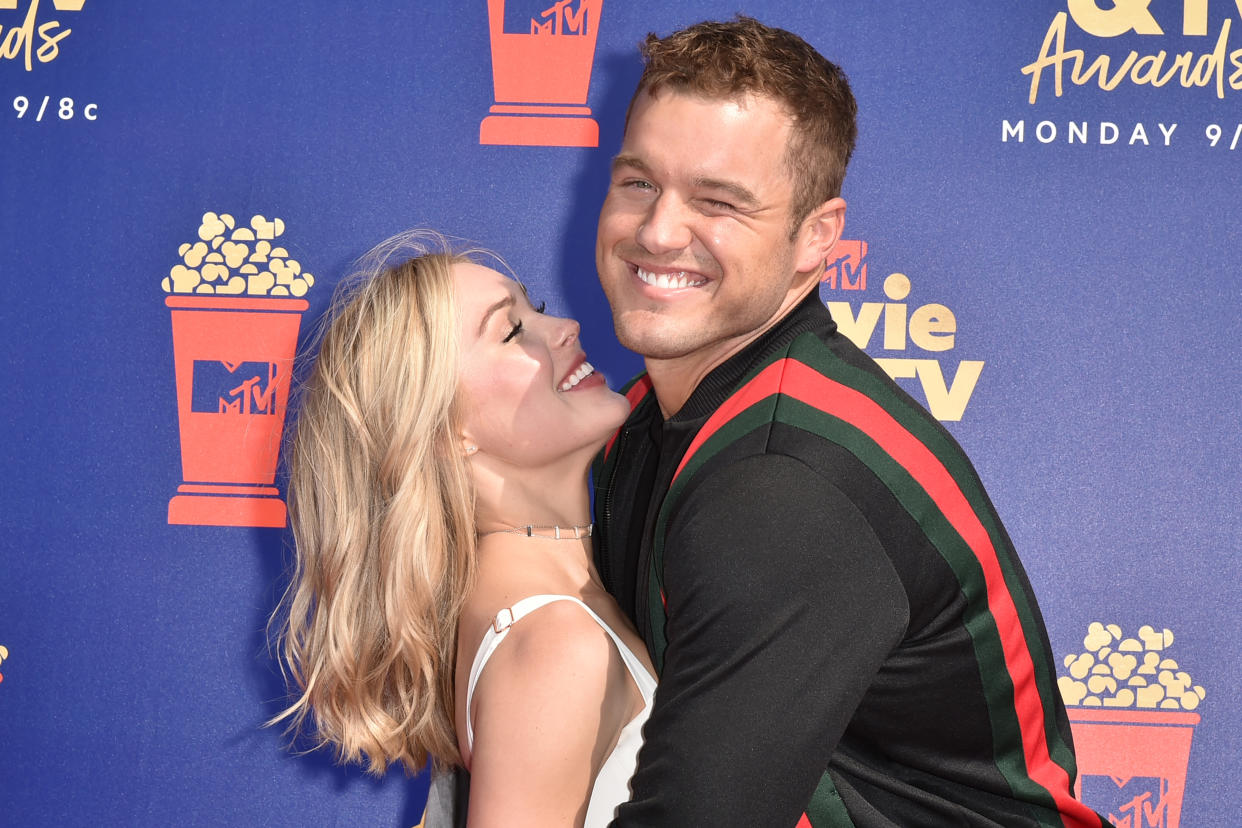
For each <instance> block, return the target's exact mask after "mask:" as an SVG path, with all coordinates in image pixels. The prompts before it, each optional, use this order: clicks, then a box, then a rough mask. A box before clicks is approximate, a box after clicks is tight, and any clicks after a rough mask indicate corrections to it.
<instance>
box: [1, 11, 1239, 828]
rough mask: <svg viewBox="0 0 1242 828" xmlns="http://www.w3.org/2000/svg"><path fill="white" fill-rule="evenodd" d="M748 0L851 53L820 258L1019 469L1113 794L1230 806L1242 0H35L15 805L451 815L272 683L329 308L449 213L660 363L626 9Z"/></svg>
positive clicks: (1209, 814)
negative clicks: (844, 160)
mask: <svg viewBox="0 0 1242 828" xmlns="http://www.w3.org/2000/svg"><path fill="white" fill-rule="evenodd" d="M737 11H743V12H745V13H747V14H751V15H753V16H756V17H758V18H760V19H761V20H763V21H765V22H767V23H770V24H772V25H777V26H781V27H783V28H787V29H790V30H793V31H796V32H798V33H799V34H801V35H802V36H804V37H805V38H806V39H807V40H808V41H810V42H811V43H812V44H814V45H815V46H816V47H817V48H819V49H820V51H821V52H823V53H824V54H825V55H826V56H827V57H829V58H830V59H831V60H833V61H835V62H838V63H839V64H841V65H842V66H843V67H844V68H845V69H846V71H847V72H848V73H849V75H850V78H851V80H852V83H853V86H854V90H855V93H856V95H857V97H858V101H859V107H860V123H859V127H860V138H859V145H858V151H857V153H856V155H855V157H854V161H853V163H852V166H851V169H850V172H849V175H848V176H847V178H846V183H845V193H844V195H845V198H846V200H847V201H848V203H849V210H848V214H847V226H846V236H845V240H843V241H842V243H841V245H840V246H839V247H838V248H837V251H836V254H835V256H834V260H833V261H832V262H831V263H830V265H829V267H828V268H827V270H826V271H825V273H824V278H823V282H822V285H821V291H820V292H821V296H822V298H823V300H824V301H825V302H826V303H827V304H828V306H829V307H830V308H831V309H832V311H833V313H834V315H835V316H836V318H837V319H838V321H839V323H840V324H841V326H842V327H843V329H844V330H845V331H846V332H847V333H848V334H849V335H850V336H851V337H852V338H853V339H855V340H856V341H857V342H858V343H860V344H861V345H862V346H864V347H865V348H866V349H867V351H868V352H869V353H871V354H872V355H873V356H874V357H876V358H877V359H878V360H879V361H880V363H881V364H882V365H883V366H884V367H885V369H886V370H887V371H888V372H889V373H891V374H892V375H893V376H894V377H895V378H897V380H898V381H899V382H900V383H901V384H902V385H903V386H904V387H905V388H906V389H907V390H909V391H910V392H911V393H912V394H914V395H915V396H916V397H917V398H918V399H920V400H921V401H923V402H925V404H926V405H927V406H928V408H929V409H930V410H931V412H932V413H933V414H934V415H935V416H936V417H937V418H939V419H940V420H942V421H943V422H945V423H946V425H947V427H948V428H949V429H950V430H951V431H952V432H953V433H954V434H955V435H956V436H957V437H958V439H959V440H960V441H961V442H962V444H963V445H964V446H965V447H966V449H967V451H968V452H969V453H970V455H971V457H972V458H973V459H974V461H975V463H976V465H977V467H978V469H979V471H980V474H981V475H982V477H983V479H984V481H985V483H986V484H987V486H988V487H989V489H990V491H991V494H992V497H993V499H994V500H995V501H996V503H997V505H998V507H999V509H1000V512H1001V515H1002V516H1003V518H1004V519H1005V521H1006V523H1007V525H1008V528H1009V531H1010V533H1011V534H1012V536H1013V539H1014V541H1015V543H1016V546H1017V548H1018V549H1019V550H1020V552H1021V554H1022V555H1023V558H1024V560H1025V563H1026V565H1027V568H1028V570H1029V573H1030V575H1031V579H1032V581H1033V582H1034V585H1035V587H1036V590H1037V592H1038V594H1039V596H1040V599H1041V601H1042V604H1043V609H1044V614H1045V616H1046V619H1047V623H1048V627H1049V632H1050V634H1051V637H1052V641H1053V646H1054V649H1055V651H1056V655H1057V657H1058V660H1059V661H1058V666H1059V669H1060V673H1059V675H1060V686H1061V690H1062V693H1063V694H1064V696H1065V700H1066V702H1067V704H1068V705H1069V710H1070V716H1071V720H1072V722H1073V726H1074V734H1075V740H1076V742H1077V745H1078V753H1079V760H1080V762H1079V764H1080V768H1081V773H1082V776H1081V794H1082V797H1083V798H1084V799H1085V800H1086V801H1087V802H1088V803H1089V804H1090V805H1091V806H1092V807H1094V808H1096V809H1097V810H1099V811H1101V812H1102V813H1105V814H1108V815H1111V817H1112V819H1113V821H1114V822H1115V823H1116V824H1117V825H1118V826H1127V828H1139V827H1140V826H1167V828H1176V826H1178V825H1181V826H1186V828H1199V826H1228V825H1233V824H1235V823H1236V821H1237V819H1238V817H1237V814H1239V813H1242V792H1239V787H1238V785H1237V784H1236V782H1237V779H1238V778H1239V776H1240V775H1242V758H1240V757H1242V735H1240V734H1242V702H1240V701H1239V695H1238V688H1239V686H1240V685H1242V666H1240V665H1242V642H1240V637H1242V634H1240V631H1239V623H1238V620H1237V611H1236V607H1237V606H1238V605H1239V601H1240V600H1242V586H1240V584H1242V571H1240V569H1242V567H1240V565H1239V552H1240V551H1242V549H1240V546H1242V519H1240V518H1239V515H1238V513H1239V509H1238V507H1237V503H1238V499H1239V494H1238V493H1239V489H1240V488H1242V474H1240V473H1239V445H1240V442H1242V441H1240V436H1242V426H1240V415H1239V409H1240V403H1242V394H1240V392H1239V388H1240V387H1242V359H1240V358H1239V339H1240V337H1242V324H1240V322H1239V318H1240V317H1242V314H1240V313H1239V309H1238V304H1239V296H1240V291H1239V276H1240V271H1242V266H1240V264H1239V263H1240V262H1242V252H1240V248H1242V232H1240V231H1239V224H1240V221H1242V213H1240V206H1239V205H1240V204H1242V201H1240V194H1242V2H1235V1H1234V0H1124V2H1123V0H1100V2H1096V0H1037V1H1036V2H1006V3H996V2H984V0H962V1H961V2H953V3H883V4H879V3H871V2H864V0H840V1H839V2H836V1H833V2H828V1H827V0H826V1H825V2H818V3H806V2H792V0H791V2H780V1H778V0H770V1H766V0H752V2H749V3H740V4H738V3H732V4H723V5H722V4H721V3H719V2H706V0H702V1H700V0H676V2H672V3H623V2H620V0H465V1H464V2H459V3H455V4H439V3H430V2H428V3H411V2H408V1H407V0H383V1H382V2H381V1H378V0H377V2H371V3H365V4H336V3H314V2H311V3H308V2H294V0H270V2H265V3H252V2H250V0H217V2H212V3H199V2H188V0H176V1H174V0H165V2H158V3H156V2H147V3H115V2H106V0H0V92H2V95H0V194H2V197H0V275H2V277H3V289H4V293H3V301H0V337H2V341H3V344H4V353H5V357H4V359H3V369H2V370H3V382H0V393H3V395H4V411H5V413H6V417H5V429H6V433H5V435H4V439H3V442H2V447H0V457H3V470H2V475H3V476H2V478H0V479H2V481H3V482H2V483H0V492H2V493H0V521H2V524H0V528H2V529H3V531H2V533H0V550H2V556H0V823H3V824H6V825H23V826H25V825H58V826H60V825H91V826H96V825H125V826H131V825H142V826H163V825H215V824H220V825H224V824H228V825H280V826H283V825H288V826H308V825H338V824H340V825H388V826H404V828H408V826H411V825H413V824H415V823H417V822H418V821H419V818H420V815H421V813H422V807H423V801H424V798H425V791H426V779H425V777H415V778H406V777H405V776H404V775H403V774H401V773H400V772H399V771H394V772H391V773H389V774H388V775H387V776H385V777H384V778H382V779H375V778H372V777H369V776H367V775H366V774H364V773H362V772H361V771H359V770H358V769H357V768H351V767H340V766H337V765H335V764H334V763H333V761H332V758H331V757H330V756H327V755H325V754H324V753H323V752H314V753H309V754H301V755H299V754H298V753H297V752H296V751H290V750H288V749H286V746H285V745H284V744H283V742H282V739H281V736H280V734H279V733H277V732H275V731H274V730H272V729H265V728H264V727H262V723H263V722H264V720H265V719H267V718H268V717H270V716H271V715H273V714H274V713H276V712H278V711H279V710H280V709H281V699H282V693H283V682H282V678H281V675H280V670H279V667H278V666H277V664H276V662H275V660H274V658H273V656H272V654H271V652H270V651H269V650H268V646H267V634H266V631H265V624H266V622H267V619H268V616H269V614H270V613H271V611H272V609H273V607H274V606H275V604H276V602H277V600H278V598H279V596H280V594H281V591H282V590H283V588H284V586H285V583H286V579H285V567H286V565H287V563H288V559H289V545H290V536H289V534H288V532H287V530H286V528H285V527H286V507H285V502H284V494H285V481H284V477H283V467H282V462H281V457H280V452H279V446H280V444H281V440H282V438H283V437H284V436H285V431H286V429H287V427H288V424H289V421H290V419H291V416H292V414H293V412H292V411H291V410H290V400H291V399H292V397H291V390H292V389H293V388H294V387H295V385H296V382H297V379H298V377H299V376H300V375H301V374H302V372H303V371H304V369H305V368H306V365H307V362H308V351H307V344H308V341H309V339H310V337H311V336H312V335H313V332H314V330H315V328H316V325H317V323H318V320H319V319H320V317H321V316H322V314H323V311H324V309H325V307H326V305H327V303H328V301H329V299H330V297H331V294H332V290H333V287H334V285H335V284H336V283H337V282H339V281H340V280H341V279H342V278H343V277H344V276H346V275H347V274H348V273H349V272H350V267H351V262H352V261H353V260H354V259H355V258H356V257H358V256H359V255H360V254H362V253H363V252H364V251H366V250H367V249H368V248H370V247H371V246H372V245H373V244H375V243H377V242H378V241H380V240H382V239H384V238H386V237H388V236H390V235H392V234H394V233H396V232H398V231H401V230H403V229H406V228H410V227H431V228H435V229H438V230H440V231H443V232H445V233H448V234H450V235H453V236H456V237H459V238H463V239H469V240H471V241H472V242H475V243H478V244H481V245H484V246H486V247H488V248H491V249H494V250H496V251H497V252H498V253H500V254H501V255H502V256H503V257H504V258H505V259H506V260H507V262H508V263H509V264H510V265H511V266H512V268H513V269H514V271H515V272H516V273H517V274H518V275H519V276H520V277H521V278H522V279H523V280H525V282H526V283H527V284H528V285H529V287H530V290H531V292H532V294H533V295H534V296H535V297H537V298H538V299H541V300H546V301H547V303H548V307H549V309H550V310H551V311H553V312H555V313H558V314H562V315H570V316H574V317H576V318H578V319H579V320H581V322H582V337H583V340H584V342H585V345H586V347H587V350H588V352H589V353H590V355H591V359H592V362H593V363H594V364H595V365H596V366H598V367H600V368H601V369H602V370H603V371H604V372H605V374H606V375H607V376H608V378H609V380H610V381H611V382H612V383H613V384H614V385H615V384H620V383H621V382H623V381H624V380H626V379H627V378H628V377H629V376H630V375H632V374H633V373H634V372H636V371H637V370H638V369H639V367H640V362H639V360H638V359H637V358H636V357H634V356H633V355H632V354H629V353H627V352H625V351H624V350H622V349H621V348H619V347H618V346H617V345H616V343H615V342H614V340H613V338H612V328H611V322H610V317H609V314H608V312H607V307H606V304H605V301H604V297H603V294H602V292H601V291H600V289H599V287H598V284H597V282H596V278H595V272H594V255H593V249H594V238H595V225H596V220H597V217H598V211H599V206H600V203H601V201H602V198H603V194H604V191H605V187H606V184H607V178H608V165H609V159H610V157H611V156H612V154H613V153H615V152H616V150H617V148H618V146H619V144H620V139H621V130H622V125H623V119H624V113H625V107H626V104H627V102H628V100H629V96H630V94H631V92H632V91H633V87H634V84H635V81H636V80H637V77H638V74H639V71H640V62H639V58H638V54H637V48H636V47H637V44H638V42H639V41H640V40H641V39H642V38H643V37H644V36H645V35H646V34H647V32H649V31H656V32H660V33H667V32H669V31H671V30H673V29H676V28H679V27H681V26H684V25H687V24H689V23H693V22H697V21H699V20H703V19H708V18H724V17H731V16H732V15H733V13H734V12H737ZM296 747H299V746H295V748H296ZM300 747H303V748H304V747H306V745H301V746H300Z"/></svg>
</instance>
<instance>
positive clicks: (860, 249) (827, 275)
mask: <svg viewBox="0 0 1242 828" xmlns="http://www.w3.org/2000/svg"><path fill="white" fill-rule="evenodd" d="M819 282H820V285H819V287H820V290H821V291H823V290H824V289H828V290H838V289H839V290H866V289H867V243H866V242H865V241H854V240H849V239H841V240H840V241H838V242H837V244H836V247H834V248H832V252H831V253H830V254H829V255H828V261H827V264H826V265H825V266H824V275H823V276H821V277H820V280H819Z"/></svg>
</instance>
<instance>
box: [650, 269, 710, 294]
mask: <svg viewBox="0 0 1242 828" xmlns="http://www.w3.org/2000/svg"><path fill="white" fill-rule="evenodd" d="M638 278H639V279H641V280H642V281H643V282H644V283H646V284H648V285H651V286H652V287H658V288H660V289H661V290H673V289H675V288H686V287H698V286H699V285H701V284H703V283H704V282H705V281H706V279H694V278H691V277H690V276H687V275H686V271H684V270H683V271H681V272H680V273H652V272H651V271H650V270H643V269H642V268H641V267H640V268H638Z"/></svg>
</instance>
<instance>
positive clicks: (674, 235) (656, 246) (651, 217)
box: [637, 193, 692, 253]
mask: <svg viewBox="0 0 1242 828" xmlns="http://www.w3.org/2000/svg"><path fill="white" fill-rule="evenodd" d="M686 219H687V216H686V207H685V206H684V205H683V204H681V203H680V202H678V201H676V200H674V199H673V198H671V197H670V196H669V195H668V194H667V193H666V194H662V195H661V196H660V197H659V198H657V199H655V200H654V201H653V202H652V203H651V206H650V208H649V209H648V211H647V215H646V217H645V218H644V219H643V223H642V224H640V225H639V226H638V234H637V241H638V243H639V244H641V245H642V246H643V249H644V250H646V251H647V252H649V253H670V252H674V251H677V250H683V249H685V248H686V247H689V246H690V241H691V238H692V234H691V232H690V226H689V224H688V223H687V221H686Z"/></svg>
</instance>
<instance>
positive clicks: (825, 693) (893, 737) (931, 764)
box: [595, 17, 1105, 828]
mask: <svg viewBox="0 0 1242 828" xmlns="http://www.w3.org/2000/svg"><path fill="white" fill-rule="evenodd" d="M643 51H644V56H645V58H646V69H645V72H644V74H643V76H642V79H641V80H640V82H639V86H638V91H637V92H636V93H635V95H634V99H633V101H632V102H631V105H630V111H629V114H628V117H627V123H626V131H625V136H624V141H623V144H622V147H621V151H620V153H619V154H618V155H617V157H616V158H615V159H614V160H613V165H612V179H611V184H610V188H609V191H608V195H607V198H606V199H605V202H604V205H603V208H602V211H601V214H600V221H599V235H598V240H597V245H596V263H597V266H598V268H599V277H600V282H601V284H602V285H603V288H604V292H605V293H606V294H607V296H608V301H609V303H610V304H611V306H612V313H613V321H614V325H615V327H616V332H617V336H618V338H619V339H620V340H621V342H622V344H624V345H626V346H627V347H629V348H630V349H632V350H634V351H637V352H638V353H640V354H642V355H643V356H644V357H645V361H646V372H645V373H644V374H643V375H641V376H640V377H639V378H638V379H637V380H636V381H635V382H634V383H633V384H632V386H631V387H630V389H629V397H630V399H631V402H632V404H633V411H632V413H631V416H630V418H629V420H628V421H627V422H626V424H625V425H624V426H622V428H621V430H620V431H619V432H618V434H617V436H616V437H615V438H614V439H613V441H612V442H611V443H610V444H609V446H608V448H607V449H606V451H605V453H604V455H602V456H601V460H600V462H599V464H598V465H597V468H596V476H595V480H596V487H597V488H596V500H595V508H596V518H597V523H598V528H597V533H596V540H597V547H596V561H597V565H598V568H599V570H600V573H601V576H602V578H603V580H604V583H605V585H606V586H607V587H608V589H609V590H610V591H611V592H612V593H613V594H614V595H615V596H616V597H617V599H618V601H619V602H620V603H621V606H622V608H623V609H624V610H625V611H626V612H627V613H628V614H629V615H630V617H631V618H632V619H633V621H634V622H635V624H636V626H637V627H638V629H639V631H640V632H641V633H642V635H643V637H644V639H645V640H646V642H647V645H648V648H649V649H650V651H651V653H652V657H653V659H654V661H655V664H656V666H657V669H658V670H659V671H660V686H659V690H658V691H657V694H656V698H655V703H654V709H653V711H652V713H651V718H650V720H649V722H648V724H647V726H646V728H645V730H644V733H645V737H646V743H645V746H644V747H643V749H642V751H641V753H640V755H639V764H638V770H637V772H636V773H635V775H634V778H633V780H632V783H631V785H632V790H633V799H632V801H631V802H629V803H628V804H625V805H622V806H621V808H620V809H619V811H618V819H617V821H616V823H615V824H617V825H627V826H628V825H644V826H654V825H659V826H698V825H704V826H726V825H745V826H756V828H758V827H760V826H762V828H767V826H794V825H795V824H797V825H804V824H808V825H811V826H815V828H821V826H939V825H969V826H1005V828H1012V826H1036V825H1063V826H1088V825H1090V826H1100V825H1102V824H1105V823H1104V822H1103V820H1102V819H1101V818H1100V817H1099V816H1098V815H1096V814H1095V813H1093V812H1092V811H1090V810H1089V809H1087V808H1086V807H1084V806H1083V805H1082V804H1080V803H1079V802H1077V801H1076V800H1075V799H1074V798H1073V794H1072V788H1073V784H1074V778H1075V773H1076V770H1075V765H1074V756H1073V748H1072V745H1071V741H1070V731H1069V724H1068V721H1067V719H1066V716H1065V711H1064V708H1063V706H1062V703H1061V701H1060V698H1059V695H1058V692H1057V685H1056V676H1055V669H1054V664H1053V659H1052V656H1051V652H1050V648H1049V644H1048V640H1047V633H1046V631H1045V629H1044V625H1043V621H1042V619H1041V617H1040V614H1039V609H1038V607H1037V606H1036V602H1035V597H1034V595H1033V593H1032V591H1031V588H1030V584H1029V583H1028V581H1027V578H1026V576H1025V574H1024V573H1023V570H1022V567H1021V564H1020V563H1019V561H1018V558H1017V556H1016V554H1015V553H1014V551H1013V548H1012V546H1011V544H1010V541H1009V538H1008V537H1007V536H1006V534H1005V530H1004V528H1003V527H1002V526H1001V523H1000V520H999V518H998V517H997V516H996V513H995V511H994V509H993V507H992V505H991V503H990V501H989V500H988V498H987V495H986V494H985V492H984V490H983V487H982V485H981V484H980V482H979V480H978V478H977V477H976V475H975V472H974V470H973V469H972V467H971V465H970V463H969V461H968V460H967V459H966V457H965V455H964V454H963V452H962V451H961V449H960V448H959V447H958V445H957V444H956V443H955V442H954V440H953V438H952V437H950V436H949V434H948V432H947V431H945V429H944V428H943V427H941V425H940V424H939V423H938V422H936V421H935V420H934V419H933V418H932V417H931V416H930V415H929V414H928V413H927V412H926V411H925V410H923V409H922V408H921V407H920V406H919V405H918V404H917V403H915V402H914V401H913V400H912V399H911V398H910V397H909V396H908V395H906V394H905V393H904V392H903V391H902V390H901V389H900V388H898V386H897V385H896V384H894V383H893V382H892V380H890V379H889V378H888V376H887V375H885V373H884V372H883V371H882V370H881V369H880V368H879V367H878V366H877V365H876V364H875V362H874V361H873V360H872V359H871V358H870V357H868V356H867V355H865V354H864V353H862V352H861V351H860V350H859V349H858V348H857V347H855V346H854V345H853V344H852V343H850V342H849V341H848V340H847V339H846V338H845V337H844V336H842V335H841V334H840V333H839V332H838V330H837V328H836V325H835V323H833V321H832V319H831V317H830V316H829V313H828V311H827V309H826V308H825V307H824V305H823V304H822V303H821V302H820V301H819V300H818V296H817V286H818V283H819V280H820V276H821V274H822V273H823V271H824V268H825V264H826V261H827V260H828V257H829V254H830V253H831V251H832V249H833V246H834V245H835V244H836V242H837V240H838V239H839V238H840V237H841V230H842V224H843V221H844V216H845V202H844V201H843V200H842V199H841V197H840V189H841V181H842V179H843V177H844V174H845V167H846V163H847V161H848V159H849V156H850V154H851V152H852V150H853V144H854V138H855V125H854V116H855V104H854V99H853V95H852V93H851V92H850V88H849V84H848V82H847V80H846V78H845V76H844V74H843V73H842V72H841V70H840V69H839V68H838V67H836V66H834V65H833V64H831V63H829V62H828V61H827V60H825V59H824V58H823V57H822V56H821V55H820V54H819V53H818V52H816V51H815V50H814V49H813V48H812V47H810V46H809V45H807V44H806V43H805V42H804V41H803V40H802V39H801V38H799V37H797V36H796V35H793V34H790V33H789V32H785V31H782V30H780V29H773V28H769V27H767V26H764V25H762V24H760V23H758V22H757V21H755V20H752V19H750V18H746V17H739V18H738V19H737V20H735V21H731V22H726V23H702V24H699V25H696V26H691V27H689V28H688V29H685V30H683V31H680V32H677V33H675V34H673V35H671V36H669V37H667V38H664V39H659V38H656V37H655V36H654V35H652V36H649V37H648V39H647V41H646V43H645V45H644V49H643ZM800 819H802V820H805V821H804V822H800V821H799V820H800Z"/></svg>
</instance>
